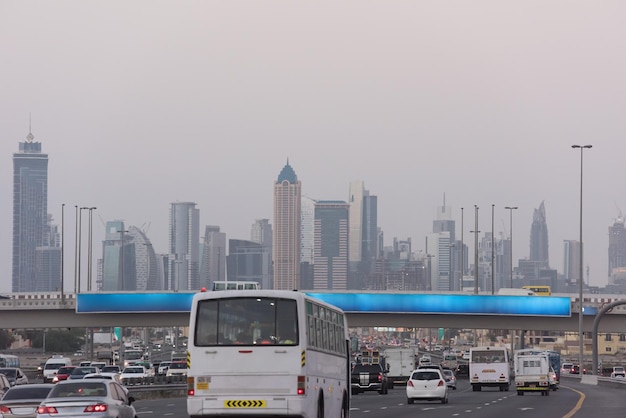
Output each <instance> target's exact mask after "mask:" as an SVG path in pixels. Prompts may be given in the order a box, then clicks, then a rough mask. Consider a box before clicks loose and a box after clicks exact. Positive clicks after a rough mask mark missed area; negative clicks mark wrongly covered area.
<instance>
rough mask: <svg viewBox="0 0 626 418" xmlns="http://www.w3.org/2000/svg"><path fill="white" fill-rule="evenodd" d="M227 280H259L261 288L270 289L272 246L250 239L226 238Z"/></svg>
mask: <svg viewBox="0 0 626 418" xmlns="http://www.w3.org/2000/svg"><path fill="white" fill-rule="evenodd" d="M226 262H227V263H228V269H227V272H228V281H252V282H259V283H260V284H261V289H271V288H272V287H273V285H272V247H271V246H265V245H262V244H259V243H257V242H252V241H244V240H239V239H229V240H228V258H227V261H226Z"/></svg>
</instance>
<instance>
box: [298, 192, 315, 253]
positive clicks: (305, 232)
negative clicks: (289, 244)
mask: <svg viewBox="0 0 626 418" xmlns="http://www.w3.org/2000/svg"><path fill="white" fill-rule="evenodd" d="M300 215H301V216H300V218H301V219H300V230H301V233H300V262H301V263H308V264H309V265H313V233H314V229H315V227H314V223H315V200H314V199H311V198H310V197H308V196H303V197H302V203H301V205H300Z"/></svg>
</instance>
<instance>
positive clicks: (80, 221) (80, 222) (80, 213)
mask: <svg viewBox="0 0 626 418" xmlns="http://www.w3.org/2000/svg"><path fill="white" fill-rule="evenodd" d="M87 209H89V208H87V207H82V208H79V211H78V293H80V274H81V271H80V270H81V268H80V261H81V260H80V259H81V255H80V252H81V249H82V248H81V247H82V238H83V231H82V229H83V210H87Z"/></svg>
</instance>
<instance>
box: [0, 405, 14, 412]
mask: <svg viewBox="0 0 626 418" xmlns="http://www.w3.org/2000/svg"><path fill="white" fill-rule="evenodd" d="M10 413H11V410H10V409H9V408H8V407H6V406H4V405H0V414H10Z"/></svg>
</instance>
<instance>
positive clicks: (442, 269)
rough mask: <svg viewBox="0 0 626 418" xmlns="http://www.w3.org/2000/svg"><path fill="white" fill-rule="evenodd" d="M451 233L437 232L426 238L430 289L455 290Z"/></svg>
mask: <svg viewBox="0 0 626 418" xmlns="http://www.w3.org/2000/svg"><path fill="white" fill-rule="evenodd" d="M450 244H451V241H450V232H448V231H444V232H437V233H432V234H428V235H427V236H426V254H427V257H429V258H430V260H429V270H430V277H429V278H430V289H429V290H442V291H445V290H450V289H452V288H453V286H454V284H453V283H452V278H451V275H450V267H454V266H452V265H451V263H450V253H451V251H450V249H451V246H450Z"/></svg>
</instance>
